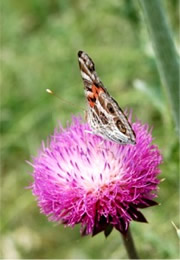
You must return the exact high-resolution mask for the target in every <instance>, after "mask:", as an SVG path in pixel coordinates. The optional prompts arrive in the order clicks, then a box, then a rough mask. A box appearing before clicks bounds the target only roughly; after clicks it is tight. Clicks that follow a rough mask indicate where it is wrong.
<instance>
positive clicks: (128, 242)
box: [122, 227, 139, 259]
mask: <svg viewBox="0 0 180 260" xmlns="http://www.w3.org/2000/svg"><path fill="white" fill-rule="evenodd" d="M122 237H123V242H124V245H125V247H126V251H127V254H128V257H129V259H139V257H138V254H137V252H136V249H135V245H134V241H133V238H132V235H131V231H130V227H129V228H128V232H127V234H126V235H122Z"/></svg>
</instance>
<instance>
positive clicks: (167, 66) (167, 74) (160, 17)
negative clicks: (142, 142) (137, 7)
mask: <svg viewBox="0 0 180 260" xmlns="http://www.w3.org/2000/svg"><path fill="white" fill-rule="evenodd" d="M139 1H140V3H141V6H142V9H143V13H144V16H145V21H146V23H147V27H148V29H149V32H150V35H151V40H152V44H153V47H154V51H155V54H156V58H157V59H156V60H157V65H158V69H159V73H160V76H161V80H162V83H163V85H164V87H165V90H166V93H167V96H168V98H169V103H170V104H171V108H172V115H173V117H174V120H175V123H176V128H177V131H178V130H179V129H178V128H179V62H178V55H177V51H176V48H175V44H174V41H173V38H172V32H171V30H170V27H169V24H168V21H167V15H166V13H165V11H164V7H163V4H162V1H161V0H151V1H148V0H139Z"/></svg>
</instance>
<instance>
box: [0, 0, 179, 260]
mask: <svg viewBox="0 0 180 260" xmlns="http://www.w3.org/2000/svg"><path fill="white" fill-rule="evenodd" d="M163 3H164V4H165V11H166V13H167V16H168V19H169V22H170V24H171V26H172V29H173V36H174V40H175V41H176V43H177V44H178V39H177V36H178V25H179V20H178V19H179V17H178V0H173V1H169V0H166V1H163ZM1 15H2V19H1V20H2V29H1V72H2V73H1V81H0V84H1V116H0V120H1V209H2V210H1V258H5V259H10V258H20V259H22V258H32V259H34V258H40V259H41V258H65V259H67V258H69V259H73V258H77V259H83V258H84V259H88V258H108V259H113V258H127V255H126V252H125V249H124V247H123V243H122V240H121V237H120V235H119V233H118V232H117V231H115V230H114V231H113V232H112V234H111V235H110V237H108V239H105V238H104V236H103V234H99V235H97V236H96V237H94V238H91V237H85V238H82V237H81V236H80V234H79V226H77V227H75V228H74V229H73V230H72V229H71V228H64V227H63V226H57V225H56V224H54V223H50V222H48V221H47V218H46V217H45V216H43V215H42V214H40V213H39V209H38V207H37V205H36V201H35V198H34V197H33V196H32V194H31V191H29V190H26V189H25V188H24V187H26V186H28V185H29V183H30V182H31V181H32V178H31V176H30V175H29V174H28V173H31V172H32V168H31V167H30V166H29V165H27V164H26V162H25V161H26V160H31V156H32V155H33V156H35V155H36V154H37V151H38V149H39V147H40V145H41V141H42V140H46V138H47V136H49V135H50V134H51V133H52V132H53V129H54V128H55V127H56V126H57V124H58V121H61V122H62V124H63V125H64V126H65V125H66V122H67V121H71V115H72V114H82V115H83V111H82V107H84V108H86V102H85V98H84V93H83V85H82V81H81V78H80V73H79V68H78V63H77V51H78V50H81V49H82V50H84V51H86V52H88V53H89V55H90V56H91V57H92V58H93V60H94V61H95V63H96V69H97V72H98V74H99V76H100V78H101V79H102V81H103V82H104V84H105V86H107V88H108V90H109V92H110V93H111V95H112V96H114V97H116V100H117V101H118V103H119V104H120V106H121V107H122V108H125V107H128V108H133V111H134V115H136V116H137V117H138V118H139V119H140V120H141V121H142V122H144V123H148V124H149V125H151V126H153V128H154V129H153V136H154V139H155V140H154V143H156V144H158V145H159V148H160V150H161V152H162V154H163V156H164V163H163V165H162V166H161V169H162V174H161V176H160V177H161V178H165V179H166V180H165V181H164V182H162V183H161V184H160V190H159V198H158V201H159V202H160V204H161V205H160V206H157V207H154V208H149V209H145V210H143V213H144V215H145V216H146V217H147V219H148V220H149V224H139V223H135V222H134V223H132V224H131V227H132V232H133V235H134V240H135V243H136V247H137V250H138V252H139V255H140V256H141V258H145V259H147V258H152V259H153V258H154V259H156V258H163V259H172V258H178V238H177V235H176V232H175V230H174V228H173V226H172V224H171V221H174V222H175V223H176V224H177V225H178V210H177V209H178V206H179V205H178V178H179V177H178V147H179V146H178V139H177V136H176V134H175V127H174V123H173V122H172V117H171V113H170V108H169V104H168V101H167V99H166V95H165V93H164V91H163V87H162V86H161V83H160V79H159V75H158V71H157V67H156V60H155V56H154V54H153V50H152V46H151V42H150V39H149V36H148V32H147V28H146V24H145V21H144V19H143V15H142V13H141V8H140V6H139V4H138V1H132V0H126V1H124V0H111V1H109V0H103V1H102V0H101V1H100V0H99V1H91V0H85V1H80V0H77V1H73V0H61V1H60V0H31V1H19V0H14V1H11V0H5V1H2V2H1ZM46 88H50V89H52V90H54V91H55V92H56V93H57V94H58V95H59V96H60V97H61V98H62V99H66V100H68V101H70V102H72V103H74V104H77V107H76V108H75V107H71V106H69V105H68V104H65V103H63V102H62V101H60V100H58V99H56V98H54V97H52V96H50V95H48V94H47V93H46V92H45V89H46Z"/></svg>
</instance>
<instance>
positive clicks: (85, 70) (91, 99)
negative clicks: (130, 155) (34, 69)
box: [78, 51, 136, 144]
mask: <svg viewBox="0 0 180 260" xmlns="http://www.w3.org/2000/svg"><path fill="white" fill-rule="evenodd" d="M78 57H79V66H80V71H81V76H82V79H83V83H84V90H85V96H86V98H87V101H88V111H87V120H88V123H89V125H90V127H91V129H92V131H93V132H94V133H95V134H97V135H100V136H102V137H104V138H106V139H109V140H111V141H114V142H117V143H120V144H135V143H136V141H135V139H136V137H135V133H134V131H133V129H132V127H131V125H130V123H129V122H128V119H127V117H126V115H125V114H124V113H123V111H122V110H121V108H120V107H119V105H118V103H117V102H116V101H115V100H114V99H113V98H112V97H111V96H110V95H109V93H108V91H107V90H106V88H105V87H104V86H103V83H102V82H101V80H100V79H99V77H98V76H97V73H96V71H95V65H94V62H93V61H92V59H91V58H90V57H89V56H88V55H87V54H86V53H85V52H83V51H79V52H78Z"/></svg>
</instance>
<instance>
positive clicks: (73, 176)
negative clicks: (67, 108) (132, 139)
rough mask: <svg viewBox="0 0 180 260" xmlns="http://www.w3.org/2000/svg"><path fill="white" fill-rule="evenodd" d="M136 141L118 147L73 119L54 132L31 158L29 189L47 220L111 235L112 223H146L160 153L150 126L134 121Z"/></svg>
mask: <svg viewBox="0 0 180 260" xmlns="http://www.w3.org/2000/svg"><path fill="white" fill-rule="evenodd" d="M132 127H133V130H134V131H135V133H136V145H131V144H129V145H119V144H117V143H115V142H111V141H108V140H105V139H103V138H101V137H99V136H96V135H94V134H92V133H89V132H88V130H90V129H89V126H88V124H86V123H82V121H81V118H78V117H74V118H73V122H72V124H71V125H70V126H69V127H68V128H67V129H63V128H62V127H60V130H58V131H57V130H55V132H54V135H53V136H52V137H51V138H50V142H49V144H48V145H47V147H46V146H45V145H44V144H43V147H42V149H41V151H40V152H39V155H38V156H37V157H36V158H34V161H33V168H34V171H33V179H34V180H33V183H32V185H31V189H32V192H33V194H34V195H35V196H36V198H37V201H38V205H39V207H40V209H41V212H42V213H44V214H45V215H47V216H48V217H49V220H52V221H57V222H61V223H63V224H65V225H66V226H71V227H73V226H74V225H75V224H78V223H81V232H82V234H92V235H95V234H97V233H99V232H101V231H104V232H105V235H108V234H109V232H110V231H111V230H112V228H113V227H115V228H116V229H118V230H119V231H120V232H122V233H126V231H127V230H128V226H129V223H130V221H131V220H136V221H141V222H147V221H146V219H145V217H144V216H143V214H142V213H141V212H140V211H139V208H145V207H149V206H153V205H156V204H157V203H156V202H155V201H153V199H154V198H155V197H156V196H157V195H156V193H157V186H158V183H159V180H158V179H157V175H158V174H159V173H160V170H159V168H158V166H159V164H160V163H161V160H162V157H161V155H160V152H159V150H158V148H157V146H155V145H152V144H151V142H152V136H151V133H150V132H149V130H148V128H149V127H148V126H147V125H143V124H141V123H140V122H135V123H133V124H132Z"/></svg>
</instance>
